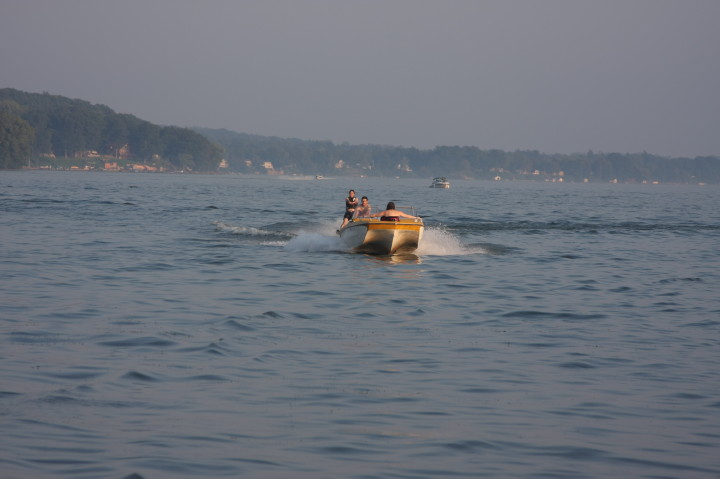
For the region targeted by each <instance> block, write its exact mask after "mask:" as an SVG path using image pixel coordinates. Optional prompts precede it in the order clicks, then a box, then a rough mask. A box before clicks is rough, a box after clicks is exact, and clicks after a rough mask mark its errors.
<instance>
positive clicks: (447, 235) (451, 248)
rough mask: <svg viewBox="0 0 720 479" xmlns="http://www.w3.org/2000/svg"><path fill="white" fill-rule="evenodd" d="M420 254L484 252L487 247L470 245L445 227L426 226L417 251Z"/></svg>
mask: <svg viewBox="0 0 720 479" xmlns="http://www.w3.org/2000/svg"><path fill="white" fill-rule="evenodd" d="M416 253H417V254H419V255H428V256H456V255H467V254H484V253H486V251H485V249H484V248H482V247H479V246H468V245H465V244H463V242H462V241H461V240H460V238H458V237H457V236H455V235H454V234H452V233H451V232H449V231H448V230H447V229H445V228H441V227H432V228H425V233H423V237H422V240H421V241H420V245H419V246H418V249H417V251H416Z"/></svg>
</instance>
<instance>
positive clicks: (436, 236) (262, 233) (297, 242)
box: [214, 221, 493, 256]
mask: <svg viewBox="0 0 720 479" xmlns="http://www.w3.org/2000/svg"><path fill="white" fill-rule="evenodd" d="M214 224H215V227H216V229H217V230H218V231H221V232H223V233H228V234H232V235H237V237H239V238H242V239H245V240H247V241H252V242H258V243H261V244H263V245H265V246H275V247H282V248H284V249H285V250H286V251H289V252H292V253H322V252H331V253H332V252H335V253H344V252H348V251H349V250H348V248H347V246H346V245H345V244H344V243H343V242H342V240H341V239H340V237H339V236H338V235H337V234H336V232H335V231H336V229H337V227H338V224H337V222H336V221H327V222H324V223H319V224H313V225H308V224H306V225H304V226H303V227H302V228H301V227H300V226H299V225H297V224H295V225H290V224H283V225H280V224H276V225H270V226H265V227H262V228H256V227H252V226H235V225H231V224H228V223H224V222H222V221H216V222H215V223H214ZM413 254H415V255H418V256H462V255H473V254H493V251H491V250H490V249H489V248H488V245H478V244H474V245H467V244H464V243H463V242H462V241H461V239H460V238H459V237H458V236H456V235H454V234H453V233H451V232H450V231H448V230H447V229H445V228H444V227H436V226H433V227H426V228H425V232H424V233H423V237H422V240H421V241H420V245H419V247H418V249H417V250H416V251H414V253H413Z"/></svg>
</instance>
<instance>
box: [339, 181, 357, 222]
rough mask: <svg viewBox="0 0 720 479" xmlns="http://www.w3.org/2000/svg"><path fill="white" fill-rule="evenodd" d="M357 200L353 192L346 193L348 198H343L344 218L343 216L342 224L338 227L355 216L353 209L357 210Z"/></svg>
mask: <svg viewBox="0 0 720 479" xmlns="http://www.w3.org/2000/svg"><path fill="white" fill-rule="evenodd" d="M357 205H358V199H357V197H356V196H355V190H350V191H348V196H347V198H345V216H343V222H342V224H341V225H340V227H341V228H342V227H343V226H345V225H346V224H347V222H348V221H350V220H351V219H352V218H353V215H355V208H357Z"/></svg>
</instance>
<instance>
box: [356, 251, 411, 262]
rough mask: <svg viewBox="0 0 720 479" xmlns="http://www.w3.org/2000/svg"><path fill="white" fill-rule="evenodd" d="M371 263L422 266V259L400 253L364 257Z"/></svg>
mask: <svg viewBox="0 0 720 479" xmlns="http://www.w3.org/2000/svg"><path fill="white" fill-rule="evenodd" d="M364 256H365V257H366V258H368V259H369V260H370V261H375V262H378V263H389V264H420V263H422V259H421V258H420V256H418V255H416V254H415V253H400V254H392V255H370V254H366V255H364Z"/></svg>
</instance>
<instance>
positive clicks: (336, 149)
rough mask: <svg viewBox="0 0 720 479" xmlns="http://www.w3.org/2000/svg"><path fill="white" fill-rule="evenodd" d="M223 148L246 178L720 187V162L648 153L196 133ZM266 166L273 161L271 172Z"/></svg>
mask: <svg viewBox="0 0 720 479" xmlns="http://www.w3.org/2000/svg"><path fill="white" fill-rule="evenodd" d="M195 131H197V132H199V133H202V134H203V135H205V136H206V137H207V138H209V139H210V140H212V141H214V142H216V143H217V144H219V145H221V146H222V147H223V149H224V155H225V158H226V159H227V161H228V163H229V165H230V168H231V169H233V170H234V171H238V172H243V173H263V172H265V173H267V172H282V173H284V174H300V175H308V174H311V175H323V176H339V175H366V176H382V177H388V176H391V177H392V176H399V177H434V176H446V177H454V178H468V179H497V178H500V179H503V180H523V179H525V180H556V181H557V180H562V181H577V182H582V181H586V180H587V181H591V182H595V181H602V182H607V181H614V180H617V181H618V182H643V181H646V182H654V181H658V182H662V183H666V182H672V183H720V157H717V156H710V157H696V158H668V157H662V156H658V155H652V154H649V153H647V152H642V153H628V154H622V153H596V152H592V151H588V152H587V153H578V154H570V155H564V154H546V153H541V152H539V151H522V150H517V151H502V150H496V149H492V150H482V149H480V148H478V147H475V146H438V147H436V148H433V149H429V150H420V149H417V148H404V147H395V146H384V145H349V144H347V143H341V144H334V143H332V142H329V141H308V140H298V139H288V138H277V137H266V136H258V135H250V134H246V133H237V132H233V131H228V130H224V129H207V128H195ZM264 162H271V163H272V170H268V169H267V166H269V165H264Z"/></svg>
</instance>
